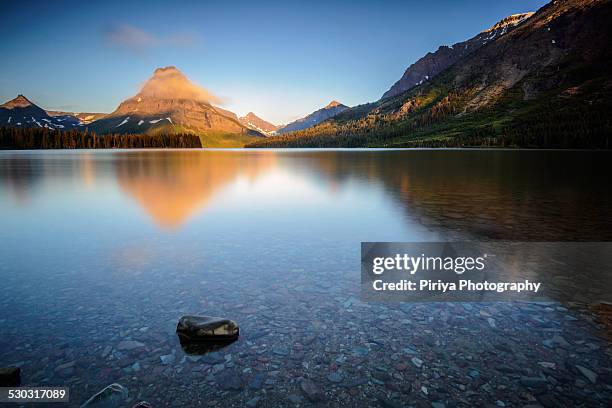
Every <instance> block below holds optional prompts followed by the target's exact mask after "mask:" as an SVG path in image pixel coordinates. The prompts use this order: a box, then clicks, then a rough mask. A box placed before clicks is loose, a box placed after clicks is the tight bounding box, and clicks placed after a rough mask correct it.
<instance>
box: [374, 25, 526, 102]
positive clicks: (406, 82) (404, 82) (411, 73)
mask: <svg viewBox="0 0 612 408" xmlns="http://www.w3.org/2000/svg"><path fill="white" fill-rule="evenodd" d="M532 15H533V13H522V14H513V15H511V16H508V17H506V18H504V19H502V20H500V21H499V22H497V23H496V24H495V25H493V26H492V27H490V28H488V29H486V30H484V31H483V32H481V33H479V34H478V35H477V36H475V37H472V38H470V39H469V40H467V41H463V42H459V43H456V44H453V45H450V46H447V45H443V46H441V47H439V48H438V50H437V51H434V52H429V53H427V54H426V55H425V56H424V57H422V58H421V59H419V60H418V61H417V62H415V63H414V64H412V65H410V66H409V67H408V69H406V71H405V72H404V75H403V76H402V77H401V78H400V80H399V81H397V82H396V83H395V84H393V86H392V87H391V89H389V90H388V91H387V92H385V93H384V95H383V96H382V98H381V99H386V98H391V97H393V96H396V95H399V94H401V93H402V92H405V91H407V90H409V89H411V88H413V87H415V86H418V85H421V84H422V83H423V82H426V81H429V80H430V79H431V78H433V77H434V76H435V75H437V74H438V73H440V72H442V71H443V70H444V69H446V68H448V67H449V66H451V65H453V64H454V63H455V62H457V61H458V60H459V59H461V58H463V57H465V56H466V55H468V54H471V53H472V52H474V51H476V50H477V49H479V48H480V47H482V46H484V45H486V44H487V43H489V42H491V41H493V40H494V39H496V38H498V37H501V36H503V35H505V34H506V33H508V32H510V31H512V30H513V29H514V28H516V27H518V26H519V25H520V24H521V23H523V22H524V21H525V20H527V19H528V18H529V17H531V16H532Z"/></svg>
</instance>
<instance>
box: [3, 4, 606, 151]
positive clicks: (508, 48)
mask: <svg viewBox="0 0 612 408" xmlns="http://www.w3.org/2000/svg"><path fill="white" fill-rule="evenodd" d="M611 21H612V2H611V1H609V0H555V1H552V2H551V3H549V4H547V5H546V6H544V7H542V8H541V9H540V10H538V11H537V12H535V13H522V14H514V15H511V16H509V17H506V18H504V19H502V20H501V21H499V22H498V23H497V24H495V25H493V26H492V27H491V28H489V29H487V30H485V31H483V32H481V33H479V34H477V35H476V36H474V37H472V38H470V39H468V40H466V41H463V42H459V43H455V44H453V45H450V46H441V47H439V48H438V49H437V50H436V51H434V52H431V53H428V54H426V55H425V56H423V57H422V58H420V59H418V60H417V61H416V62H414V63H413V64H411V65H410V66H409V67H408V68H407V69H406V70H405V72H404V74H403V75H402V77H401V78H400V79H399V80H398V81H397V82H395V84H394V85H393V86H392V87H391V88H390V89H389V90H387V91H386V92H385V93H384V94H383V95H382V97H381V99H380V100H378V101H375V102H371V103H366V104H363V105H358V106H354V107H351V108H349V107H348V106H346V105H344V104H342V103H339V102H337V101H332V102H330V103H329V104H328V105H327V106H325V107H323V108H321V109H319V110H317V111H315V112H313V113H311V114H309V115H307V116H305V117H303V118H301V119H298V120H296V121H294V122H291V123H289V124H286V125H283V126H277V125H274V124H272V123H270V122H267V121H265V120H263V119H262V118H260V117H258V116H257V115H255V114H254V113H253V112H249V113H248V114H247V115H245V116H243V117H240V118H238V116H237V115H236V114H235V113H233V112H231V111H228V110H226V109H222V108H220V107H218V106H215V104H216V103H217V102H218V101H217V100H216V98H215V97H214V96H213V95H211V94H210V93H209V92H208V91H206V90H205V89H203V88H201V87H198V86H196V85H195V84H193V83H192V82H191V81H189V79H188V78H187V77H186V76H185V75H184V74H183V73H182V72H181V71H179V70H178V69H177V68H176V67H172V66H170V67H165V68H158V69H156V70H155V71H154V73H153V75H152V76H151V77H150V78H149V80H148V81H147V82H146V83H145V84H144V86H143V87H142V89H141V90H140V91H139V92H138V94H136V95H134V96H133V97H130V98H128V99H126V100H125V101H123V102H122V103H121V104H120V105H119V106H118V107H117V109H116V110H115V111H114V112H112V113H110V114H102V113H70V112H59V111H45V110H44V109H42V108H40V107H39V106H36V105H35V104H34V103H32V102H31V101H29V100H28V99H27V98H26V97H25V96H23V95H19V96H18V97H17V98H15V99H13V100H11V101H9V102H7V103H5V104H3V105H0V126H1V127H15V128H46V129H51V130H72V129H83V130H88V131H93V132H95V133H96V134H98V135H105V134H128V133H143V134H146V135H157V134H185V133H189V134H195V135H198V136H199V137H200V140H201V142H202V145H203V146H220V147H238V146H243V145H245V144H249V145H250V146H252V147H328V146H330V147H347V146H354V147H360V146H376V147H380V146H389V147H422V146H432V147H437V146H521V147H608V148H610V147H612V140H611V139H610V137H611V136H610V135H611V134H612V124H611V121H610V119H609V117H610V115H609V112H610V111H611V110H612V48H611V47H610V46H609V45H610V40H611V38H610V37H611V31H612V24H610V22H611ZM432 29H433V28H432ZM264 136H268V137H264Z"/></svg>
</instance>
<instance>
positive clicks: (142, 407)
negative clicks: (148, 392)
mask: <svg viewBox="0 0 612 408" xmlns="http://www.w3.org/2000/svg"><path fill="white" fill-rule="evenodd" d="M132 408H153V405H151V404H149V403H148V402H147V401H140V402H137V403H136V404H134V405H133V406H132Z"/></svg>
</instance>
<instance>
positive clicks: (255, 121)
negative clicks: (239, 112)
mask: <svg viewBox="0 0 612 408" xmlns="http://www.w3.org/2000/svg"><path fill="white" fill-rule="evenodd" d="M238 120H240V122H241V123H242V124H243V125H245V126H246V127H248V128H250V129H253V130H257V131H258V132H262V133H265V134H267V135H269V134H271V133H272V132H275V131H276V130H277V129H278V126H276V125H275V124H273V123H270V122H268V121H265V120H263V119H262V118H260V117H259V116H257V115H256V114H254V113H253V112H249V113H247V114H246V115H245V116H243V117H241V118H239V119H238Z"/></svg>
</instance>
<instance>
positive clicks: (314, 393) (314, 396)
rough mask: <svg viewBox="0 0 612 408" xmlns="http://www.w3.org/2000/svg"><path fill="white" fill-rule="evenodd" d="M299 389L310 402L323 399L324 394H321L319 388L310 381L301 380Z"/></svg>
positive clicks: (321, 391)
mask: <svg viewBox="0 0 612 408" xmlns="http://www.w3.org/2000/svg"><path fill="white" fill-rule="evenodd" d="M300 388H301V389H302V392H303V393H304V395H306V398H308V399H309V400H310V401H311V402H319V401H323V400H324V399H325V394H324V393H323V390H322V389H321V387H319V386H318V385H317V384H315V383H314V382H313V381H311V380H303V381H302V382H301V383H300Z"/></svg>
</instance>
